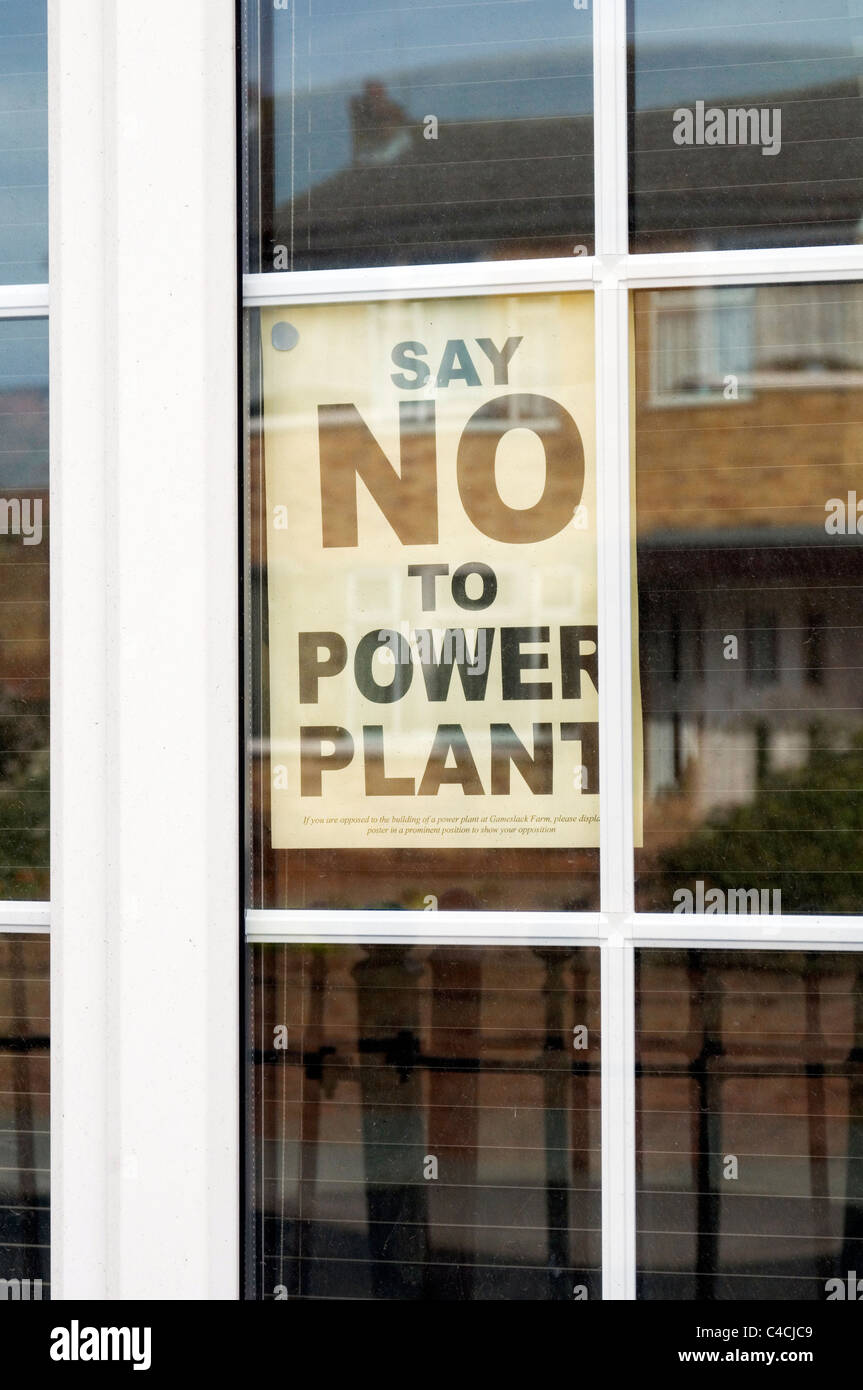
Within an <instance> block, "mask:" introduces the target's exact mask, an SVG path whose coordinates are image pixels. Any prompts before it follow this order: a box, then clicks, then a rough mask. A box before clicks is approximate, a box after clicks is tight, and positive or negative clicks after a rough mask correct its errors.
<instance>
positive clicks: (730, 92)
mask: <svg viewBox="0 0 863 1390" xmlns="http://www.w3.org/2000/svg"><path fill="white" fill-rule="evenodd" d="M861 42H863V8H861V5H860V3H859V0H827V3H826V4H823V5H814V6H813V5H812V4H811V3H810V2H809V0H726V3H724V4H722V5H717V4H716V3H715V0H630V4H629V53H630V65H631V74H630V89H631V92H632V93H633V96H632V103H633V112H632V122H631V131H630V156H631V159H630V168H631V187H632V205H631V231H632V247H633V250H636V251H677V250H707V249H710V248H718V249H727V248H731V247H737V246H740V247H743V246H806V245H824V244H829V243H836V242H857V241H859V240H860V230H859V226H860V219H861V215H863V177H861V171H860V148H861V143H860V142H861V139H863V97H861V93H860V79H861V75H863V49H861Z"/></svg>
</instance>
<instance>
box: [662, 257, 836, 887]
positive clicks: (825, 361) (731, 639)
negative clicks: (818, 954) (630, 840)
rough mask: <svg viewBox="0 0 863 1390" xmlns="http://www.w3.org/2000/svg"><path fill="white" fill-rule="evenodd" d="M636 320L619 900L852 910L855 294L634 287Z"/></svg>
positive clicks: (826, 289)
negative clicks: (628, 814)
mask: <svg viewBox="0 0 863 1390" xmlns="http://www.w3.org/2000/svg"><path fill="white" fill-rule="evenodd" d="M635 325H636V328H635V338H636V378H637V399H636V450H637V488H636V497H637V531H638V534H637V542H638V604H639V651H640V658H641V693H642V702H643V712H644V759H645V793H644V803H645V807H644V848H643V849H642V850H639V851H637V853H636V868H637V905H638V907H639V909H641V910H642V911H671V910H674V911H677V912H720V913H722V912H730V913H740V912H744V913H745V912H755V911H761V912H770V913H779V912H831V913H859V912H860V911H861V910H863V799H861V795H860V789H861V787H863V697H861V685H860V671H861V668H863V550H861V544H863V542H861V536H860V534H858V531H857V519H858V514H859V512H863V491H861V494H860V495H861V503H860V507H859V509H858V504H857V492H856V491H855V489H856V488H857V486H858V475H859V469H860V453H861V446H863V425H861V422H863V286H861V285H859V284H844V285H831V284H818V285H805V286H796V285H786V286H775V285H759V286H753V287H749V288H746V289H731V288H730V289H704V290H702V289H698V290H679V291H678V290H669V291H661V292H654V291H650V292H646V293H642V294H639V295H638V296H637V297H636V313H635ZM860 529H861V531H863V517H861V522H860Z"/></svg>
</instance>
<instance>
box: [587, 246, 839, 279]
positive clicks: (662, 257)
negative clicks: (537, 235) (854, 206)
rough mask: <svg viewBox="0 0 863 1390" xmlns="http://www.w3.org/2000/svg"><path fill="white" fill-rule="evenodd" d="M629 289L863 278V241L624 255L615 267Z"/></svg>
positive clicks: (616, 273)
mask: <svg viewBox="0 0 863 1390" xmlns="http://www.w3.org/2000/svg"><path fill="white" fill-rule="evenodd" d="M613 274H614V275H615V277H616V278H617V280H618V281H619V282H620V283H621V284H625V285H627V287H628V288H630V289H651V288H652V289H663V288H665V287H673V286H687V285H728V284H748V285H757V284H782V283H786V284H787V283H789V282H792V283H793V282H795V281H812V280H835V279H841V280H860V279H863V246H823V247H812V248H805V249H797V248H788V249H784V250H778V251H777V250H764V251H687V252H686V253H680V254H677V253H675V252H668V253H665V252H663V253H662V254H653V253H650V254H648V255H633V256H625V257H623V258H622V259H621V260H619V261H618V262H617V264H616V266H614V268H613Z"/></svg>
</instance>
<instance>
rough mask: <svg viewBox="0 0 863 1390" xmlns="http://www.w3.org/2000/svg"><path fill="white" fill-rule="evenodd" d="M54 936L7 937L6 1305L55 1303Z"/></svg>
mask: <svg viewBox="0 0 863 1390" xmlns="http://www.w3.org/2000/svg"><path fill="white" fill-rule="evenodd" d="M48 962H49V945H48V938H47V937H43V936H29V935H28V936H12V935H10V936H2V937H0V1299H7V1300H8V1299H16V1298H18V1299H27V1298H29V1299H30V1300H31V1301H32V1300H34V1299H39V1298H48V1297H49V1288H50V1285H49V1278H50V1269H49V1212H50V1206H49V1200H50V1189H49V1178H50V1162H49V1135H48V1123H49V1103H48V1100H49V1097H48V1089H49V1057H48V1024H49V998H48Z"/></svg>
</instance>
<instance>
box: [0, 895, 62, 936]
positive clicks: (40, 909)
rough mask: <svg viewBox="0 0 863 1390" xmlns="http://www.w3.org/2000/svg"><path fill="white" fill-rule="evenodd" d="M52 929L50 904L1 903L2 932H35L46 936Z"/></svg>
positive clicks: (0, 922)
mask: <svg viewBox="0 0 863 1390" xmlns="http://www.w3.org/2000/svg"><path fill="white" fill-rule="evenodd" d="M50 927H51V906H50V903H35V902H33V903H16V902H0V932H34V933H37V934H39V935H43V936H44V935H45V934H46V933H47V932H48V931H49V930H50Z"/></svg>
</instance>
